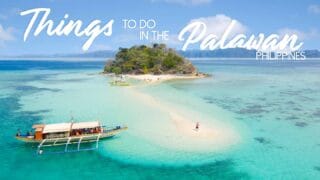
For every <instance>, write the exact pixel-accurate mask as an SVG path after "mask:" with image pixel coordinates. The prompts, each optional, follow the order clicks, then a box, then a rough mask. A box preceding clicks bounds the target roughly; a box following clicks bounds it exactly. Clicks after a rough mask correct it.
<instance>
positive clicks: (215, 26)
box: [189, 14, 247, 37]
mask: <svg viewBox="0 0 320 180" xmlns="http://www.w3.org/2000/svg"><path fill="white" fill-rule="evenodd" d="M232 20H235V19H232V18H230V17H228V16H226V15H224V14H217V15H215V16H209V17H201V18H198V19H192V20H191V21H190V22H189V23H193V22H203V23H205V24H206V26H207V31H206V35H208V34H215V35H216V36H218V37H221V36H222V34H223V33H224V32H225V30H226V29H227V27H228V26H229V25H230V23H231V21H232ZM235 22H236V23H235V25H234V26H233V28H232V30H231V31H230V36H229V37H232V36H233V35H236V34H240V33H245V32H246V31H247V27H246V26H244V25H243V24H242V23H240V22H239V21H237V20H235Z"/></svg>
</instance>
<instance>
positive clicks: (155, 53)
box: [104, 44, 207, 82]
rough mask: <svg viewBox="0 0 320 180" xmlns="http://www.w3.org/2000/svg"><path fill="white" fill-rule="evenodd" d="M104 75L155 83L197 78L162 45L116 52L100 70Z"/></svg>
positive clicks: (190, 67)
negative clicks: (125, 76)
mask: <svg viewBox="0 0 320 180" xmlns="http://www.w3.org/2000/svg"><path fill="white" fill-rule="evenodd" d="M104 73H105V74H110V73H112V74H116V75H120V74H122V75H127V76H128V77H130V78H135V79H140V80H146V81H152V82H153V81H159V80H169V79H185V78H201V77H205V76H207V75H206V74H204V73H200V72H198V71H197V69H196V68H195V67H194V66H193V64H192V63H191V62H190V61H189V60H187V59H185V58H184V57H182V56H180V55H179V54H178V53H177V52H176V51H175V50H174V49H172V48H167V46H166V45H165V44H153V45H152V46H146V45H140V46H133V47H131V48H120V49H119V52H118V53H117V54H116V55H115V59H113V60H109V61H108V62H107V63H106V65H105V67H104Z"/></svg>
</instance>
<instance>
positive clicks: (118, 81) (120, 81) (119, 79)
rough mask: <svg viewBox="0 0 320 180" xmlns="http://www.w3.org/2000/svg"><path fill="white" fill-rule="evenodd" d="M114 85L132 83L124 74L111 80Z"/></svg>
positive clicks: (128, 84)
mask: <svg viewBox="0 0 320 180" xmlns="http://www.w3.org/2000/svg"><path fill="white" fill-rule="evenodd" d="M109 83H110V84H111V85H112V86H130V83H128V82H127V81H126V79H125V76H124V75H121V76H116V77H115V79H113V81H111V82H109Z"/></svg>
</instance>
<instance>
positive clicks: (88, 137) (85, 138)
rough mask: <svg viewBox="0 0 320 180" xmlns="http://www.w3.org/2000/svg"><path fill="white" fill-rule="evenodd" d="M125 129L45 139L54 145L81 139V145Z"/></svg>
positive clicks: (28, 138) (28, 139) (30, 138)
mask: <svg viewBox="0 0 320 180" xmlns="http://www.w3.org/2000/svg"><path fill="white" fill-rule="evenodd" d="M126 129H127V127H121V128H115V129H112V130H106V131H104V132H103V133H97V134H89V135H80V136H70V137H64V138H52V139H46V144H47V143H55V144H56V145H60V144H65V143H67V142H68V141H69V143H70V144H72V143H78V142H79V139H81V143H85V142H95V141H96V140H97V137H98V136H99V139H100V140H101V139H106V138H110V137H113V136H115V135H116V134H118V133H120V132H121V131H123V130H126ZM16 139H17V140H20V141H23V142H26V143H41V142H42V141H43V139H41V140H36V139H34V138H33V136H16Z"/></svg>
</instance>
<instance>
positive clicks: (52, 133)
mask: <svg viewBox="0 0 320 180" xmlns="http://www.w3.org/2000/svg"><path fill="white" fill-rule="evenodd" d="M32 128H33V129H34V133H33V134H32V133H27V134H26V135H21V134H20V132H18V133H17V134H16V139H18V140H20V141H24V142H26V143H39V145H38V149H37V153H38V154H42V152H43V150H42V149H41V148H42V147H48V146H62V145H64V146H65V148H64V152H71V151H70V150H68V145H70V144H76V145H77V148H76V149H75V150H72V151H81V150H92V149H97V148H98V143H99V140H101V139H105V138H109V137H113V136H115V135H116V134H118V133H120V132H121V131H123V130H126V129H127V127H126V126H115V127H111V128H107V127H105V126H102V125H101V124H100V122H98V121H90V122H77V123H57V124H35V125H33V126H32ZM92 142H96V146H95V148H90V149H81V148H80V145H81V143H92Z"/></svg>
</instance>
